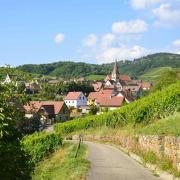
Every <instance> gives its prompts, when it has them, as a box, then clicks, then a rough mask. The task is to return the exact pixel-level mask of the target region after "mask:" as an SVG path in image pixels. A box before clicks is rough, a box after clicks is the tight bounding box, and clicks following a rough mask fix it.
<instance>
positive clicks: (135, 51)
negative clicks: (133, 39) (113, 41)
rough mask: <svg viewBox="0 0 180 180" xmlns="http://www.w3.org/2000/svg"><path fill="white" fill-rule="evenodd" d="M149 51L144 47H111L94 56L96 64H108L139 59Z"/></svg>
mask: <svg viewBox="0 0 180 180" xmlns="http://www.w3.org/2000/svg"><path fill="white" fill-rule="evenodd" d="M148 52H149V50H147V49H145V48H144V47H141V46H138V45H135V46H133V47H130V48H128V47H114V48H113V47H111V48H107V49H105V50H104V51H102V52H101V53H100V54H99V55H97V56H96V59H97V62H98V63H99V64H101V63H109V62H113V61H114V60H115V59H118V60H125V59H134V58H139V57H141V56H144V55H146V54H148Z"/></svg>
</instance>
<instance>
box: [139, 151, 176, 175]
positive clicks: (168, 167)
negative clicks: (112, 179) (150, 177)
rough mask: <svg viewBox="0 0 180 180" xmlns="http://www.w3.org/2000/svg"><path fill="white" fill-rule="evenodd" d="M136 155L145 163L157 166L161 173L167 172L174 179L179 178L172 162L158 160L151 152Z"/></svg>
mask: <svg viewBox="0 0 180 180" xmlns="http://www.w3.org/2000/svg"><path fill="white" fill-rule="evenodd" d="M137 154H138V155H140V156H141V157H142V158H143V160H144V161H145V162H146V163H151V164H155V165H158V167H159V168H160V169H162V170H163V171H167V172H169V173H171V174H174V175H175V176H176V177H180V172H178V171H177V169H175V168H174V167H173V163H172V161H171V160H169V159H167V158H166V157H162V158H159V157H157V156H156V154H155V153H154V152H152V151H148V152H144V151H143V152H142V151H141V152H139V153H137Z"/></svg>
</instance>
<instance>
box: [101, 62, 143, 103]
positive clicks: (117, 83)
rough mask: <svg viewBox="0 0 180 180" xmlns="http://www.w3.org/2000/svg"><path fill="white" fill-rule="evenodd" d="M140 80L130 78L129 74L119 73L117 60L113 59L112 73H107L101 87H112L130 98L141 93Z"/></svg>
mask: <svg viewBox="0 0 180 180" xmlns="http://www.w3.org/2000/svg"><path fill="white" fill-rule="evenodd" d="M140 83H141V81H138V80H132V79H131V77H130V76H129V75H126V74H120V72H119V67H118V63H117V61H115V64H114V68H113V70H112V73H111V74H109V75H107V76H106V78H105V79H104V82H103V89H114V91H116V92H117V93H118V92H119V93H122V94H123V95H124V96H126V97H128V96H129V97H131V100H134V99H136V98H138V97H139V96H140V95H141V90H142V89H141V85H140Z"/></svg>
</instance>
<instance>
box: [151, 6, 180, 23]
mask: <svg viewBox="0 0 180 180" xmlns="http://www.w3.org/2000/svg"><path fill="white" fill-rule="evenodd" d="M152 12H153V14H154V15H155V16H156V17H157V18H158V20H157V21H155V25H156V26H169V27H172V26H176V25H180V9H175V8H174V7H172V5H171V4H170V3H165V4H161V5H160V7H158V8H155V9H153V10H152Z"/></svg>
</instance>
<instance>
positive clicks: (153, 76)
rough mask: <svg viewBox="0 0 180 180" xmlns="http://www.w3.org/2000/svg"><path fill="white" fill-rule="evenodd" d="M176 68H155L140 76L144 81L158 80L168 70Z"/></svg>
mask: <svg viewBox="0 0 180 180" xmlns="http://www.w3.org/2000/svg"><path fill="white" fill-rule="evenodd" d="M173 69H174V68H172V67H159V68H154V69H152V70H150V71H148V72H147V73H145V74H143V75H141V76H139V79H141V80H143V81H152V82H153V81H156V80H157V79H158V78H159V77H160V76H161V74H162V73H165V72H167V71H170V70H173Z"/></svg>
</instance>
